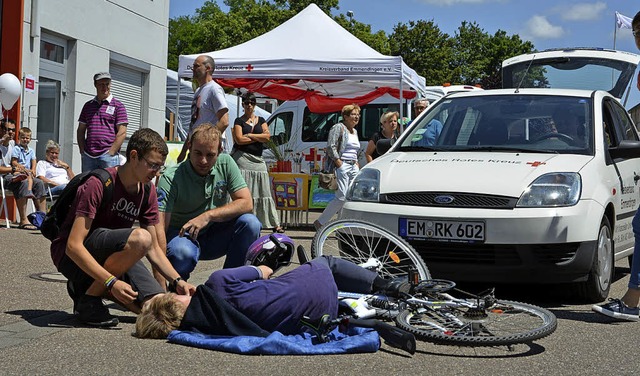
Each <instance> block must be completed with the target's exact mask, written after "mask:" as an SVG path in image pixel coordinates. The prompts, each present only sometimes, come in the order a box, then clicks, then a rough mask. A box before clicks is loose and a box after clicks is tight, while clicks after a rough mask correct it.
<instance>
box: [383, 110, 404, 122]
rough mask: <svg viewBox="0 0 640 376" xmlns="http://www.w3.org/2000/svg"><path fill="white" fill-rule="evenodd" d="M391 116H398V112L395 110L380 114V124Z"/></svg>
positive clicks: (397, 117)
mask: <svg viewBox="0 0 640 376" xmlns="http://www.w3.org/2000/svg"><path fill="white" fill-rule="evenodd" d="M392 116H395V117H396V119H399V118H400V114H399V113H398V112H396V111H387V112H385V113H384V114H382V116H380V124H384V123H385V122H386V121H388V120H389V119H391V117H392Z"/></svg>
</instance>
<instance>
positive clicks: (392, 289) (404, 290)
mask: <svg viewBox="0 0 640 376" xmlns="http://www.w3.org/2000/svg"><path fill="white" fill-rule="evenodd" d="M381 292H382V293H383V294H384V295H386V296H390V297H392V298H399V297H401V296H403V295H406V294H409V293H410V292H411V284H410V283H409V278H408V277H407V276H402V277H395V278H393V279H390V280H389V283H388V284H387V286H385V287H384V289H383V290H382V291H381Z"/></svg>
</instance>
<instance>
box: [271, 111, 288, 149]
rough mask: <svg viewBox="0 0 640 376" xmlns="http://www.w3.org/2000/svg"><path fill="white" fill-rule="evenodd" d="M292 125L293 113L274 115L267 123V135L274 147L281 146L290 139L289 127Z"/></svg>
mask: <svg viewBox="0 0 640 376" xmlns="http://www.w3.org/2000/svg"><path fill="white" fill-rule="evenodd" d="M292 124H293V112H283V113H281V114H278V115H276V116H275V117H274V118H272V119H271V122H270V123H269V133H271V139H272V140H274V142H275V143H276V145H282V144H285V143H287V142H288V141H289V139H290V138H291V125H292Z"/></svg>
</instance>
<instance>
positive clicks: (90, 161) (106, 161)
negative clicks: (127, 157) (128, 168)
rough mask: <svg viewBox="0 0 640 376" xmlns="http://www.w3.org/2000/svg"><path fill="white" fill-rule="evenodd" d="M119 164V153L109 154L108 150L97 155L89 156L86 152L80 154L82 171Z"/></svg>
mask: <svg viewBox="0 0 640 376" xmlns="http://www.w3.org/2000/svg"><path fill="white" fill-rule="evenodd" d="M119 165H120V154H116V155H110V154H109V152H106V153H104V154H102V155H101V156H99V157H90V156H89V155H87V154H86V153H84V154H82V172H87V171H91V170H95V169H96V168H107V167H114V166H119Z"/></svg>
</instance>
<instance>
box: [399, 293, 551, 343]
mask: <svg viewBox="0 0 640 376" xmlns="http://www.w3.org/2000/svg"><path fill="white" fill-rule="evenodd" d="M470 301H471V300H470ZM396 323H397V324H398V326H399V327H401V328H402V329H404V330H406V331H408V332H411V333H413V334H414V335H415V336H416V338H419V339H421V340H423V341H427V342H433V343H437V344H443V345H456V346H497V345H514V344H518V343H528V342H531V341H534V340H536V339H540V338H543V337H546V336H548V335H549V334H551V333H553V332H554V331H555V330H556V327H557V325H558V322H557V319H556V316H555V315H554V314H553V313H551V312H549V311H548V310H546V309H544V308H541V307H537V306H534V305H530V304H525V303H519V302H512V301H508V300H497V301H495V304H493V305H491V307H489V308H487V309H484V310H483V309H479V308H472V307H471V308H468V307H464V308H460V307H455V308H452V307H446V306H444V305H443V306H441V307H440V308H432V307H430V308H425V307H420V308H418V309H407V310H404V311H402V312H400V314H399V315H398V316H397V317H396Z"/></svg>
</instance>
